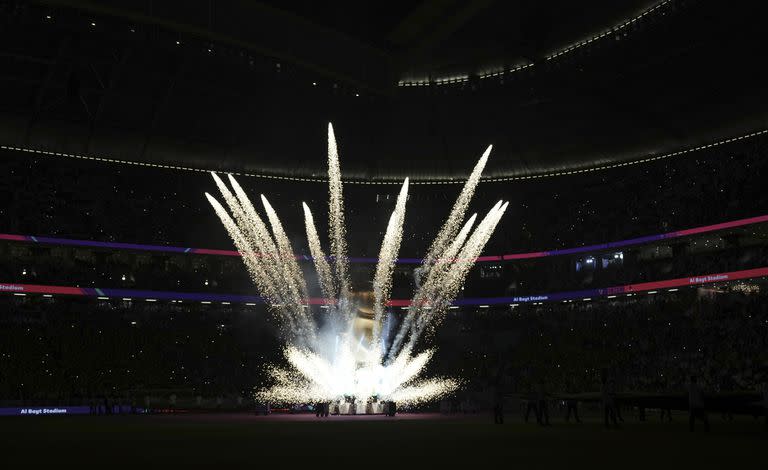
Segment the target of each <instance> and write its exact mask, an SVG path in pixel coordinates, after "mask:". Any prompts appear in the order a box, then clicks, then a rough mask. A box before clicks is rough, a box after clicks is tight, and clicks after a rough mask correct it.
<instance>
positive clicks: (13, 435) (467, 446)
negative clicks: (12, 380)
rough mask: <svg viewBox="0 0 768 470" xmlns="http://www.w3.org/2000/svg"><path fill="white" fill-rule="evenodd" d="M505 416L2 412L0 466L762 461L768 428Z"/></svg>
mask: <svg viewBox="0 0 768 470" xmlns="http://www.w3.org/2000/svg"><path fill="white" fill-rule="evenodd" d="M506 421H507V422H506V423H505V424H504V425H494V424H493V422H492V419H491V417H490V416H489V415H476V416H453V417H445V416H441V415H415V416H414V415H411V416H409V415H399V416H398V417H396V418H386V417H383V416H377V417H351V418H340V417H333V416H331V417H329V418H326V419H324V420H319V419H317V418H315V417H314V416H307V415H303V416H274V415H273V416H270V417H261V416H254V415H252V414H245V413H241V414H188V415H187V414H185V415H154V416H108V417H91V416H68V417H66V416H39V417H12V418H4V419H2V420H0V448H2V452H0V462H2V463H3V464H2V465H0V466H1V467H2V468H7V469H10V468H17V466H22V465H23V466H27V465H32V466H51V467H56V468H78V467H80V466H84V465H88V466H93V465H98V466H102V467H104V468H115V467H119V468H125V467H130V468H150V467H151V468H156V467H168V468H181V467H190V466H192V467H208V468H220V467H222V466H237V467H243V465H246V464H247V465H249V466H251V467H252V468H259V467H260V466H262V465H265V464H267V463H269V464H270V466H272V465H275V464H279V465H280V467H283V466H284V467H285V468H294V467H295V466H297V465H299V464H308V463H314V464H315V465H317V464H321V463H322V464H323V467H322V468H327V466H326V465H333V464H336V463H338V464H340V465H343V466H344V467H349V466H353V465H354V466H368V465H369V464H375V465H377V466H379V465H388V466H392V465H396V466H405V467H406V468H410V467H412V466H414V465H415V464H419V465H421V464H422V463H427V462H432V463H434V465H445V464H464V465H466V466H467V468H473V469H474V468H484V467H486V466H503V467H508V468H514V467H523V468H530V467H534V468H561V469H567V468H574V467H579V468H583V467H587V466H588V467H594V468H604V467H614V468H639V467H647V468H654V467H655V468H668V467H671V466H676V467H678V468H738V467H737V466H742V465H743V466H746V465H750V466H751V467H754V466H755V465H758V466H757V467H755V468H764V467H763V465H764V461H765V454H766V450H768V433H766V432H764V430H763V427H762V422H761V421H755V420H753V419H752V418H738V417H737V418H736V420H735V421H732V422H726V421H723V420H721V419H720V417H719V416H711V417H710V421H711V424H712V430H711V432H709V433H704V432H699V431H697V432H696V433H693V434H691V433H689V432H688V429H687V421H686V416H685V415H682V414H681V415H679V416H676V417H675V421H674V422H672V423H660V422H659V421H658V419H655V418H651V419H649V421H647V422H643V423H641V422H638V421H636V420H627V422H626V423H624V424H623V425H622V427H621V429H618V430H605V429H603V428H602V426H601V424H600V423H599V421H598V420H597V418H596V417H593V419H591V420H590V419H588V420H586V422H585V423H583V424H566V423H563V422H562V419H558V418H555V420H554V422H553V425H552V426H549V427H539V426H537V425H535V424H526V423H523V422H522V420H521V419H520V418H519V417H517V416H508V417H507V420H506ZM6 465H10V466H6ZM426 468H432V467H426Z"/></svg>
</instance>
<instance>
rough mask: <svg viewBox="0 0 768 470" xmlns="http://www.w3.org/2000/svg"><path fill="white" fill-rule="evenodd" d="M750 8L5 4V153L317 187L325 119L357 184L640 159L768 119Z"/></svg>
mask: <svg viewBox="0 0 768 470" xmlns="http://www.w3.org/2000/svg"><path fill="white" fill-rule="evenodd" d="M756 8H764V7H759V6H758V3H757V2H754V4H742V5H739V6H736V5H724V4H722V3H718V2H707V1H695V0H664V1H656V2H653V1H650V2H649V1H622V2H616V1H609V0H589V1H580V2H573V1H567V0H539V1H534V0H517V1H501V0H499V1H492V0H477V1H460V0H444V1H437V0H427V1H422V2H397V1H390V2H377V3H373V2H317V1H314V2H313V1H278V0H268V1H265V2H253V1H245V0H242V1H236V0H229V1H224V0H187V1H141V2H137V1H131V0H102V1H77V0H71V1H67V0H62V1H39V2H34V1H30V2H22V1H13V2H9V1H0V15H1V18H0V34H1V35H2V45H0V80H2V88H0V145H6V146H14V147H22V148H31V149H44V150H49V151H56V152H65V153H70V154H79V155H94V156H101V157H110V158H115V159H123V160H130V161H139V162H152V163H160V164H169V165H171V164H172V165H182V166H192V167H200V168H214V169H222V170H226V169H229V170H235V171H239V170H244V171H248V172H251V173H262V174H279V175H286V176H297V177H313V176H322V175H323V173H324V166H325V155H324V153H325V145H326V144H325V128H326V124H327V122H328V121H333V123H334V126H335V128H336V134H337V136H338V138H339V141H340V152H341V157H342V165H343V170H344V175H345V177H346V178H354V179H370V180H378V181H382V180H392V179H395V178H400V177H402V176H405V175H409V176H412V177H415V178H417V179H451V178H455V177H461V176H464V175H466V174H467V173H468V170H469V168H470V167H471V166H472V164H473V163H474V161H475V159H476V158H477V157H478V156H479V155H480V153H481V152H482V151H483V150H484V148H485V147H486V146H487V145H488V144H489V143H493V144H494V146H495V150H494V153H493V156H492V160H491V162H490V164H489V166H488V169H487V171H486V175H488V176H497V177H498V176H514V175H526V174H537V173H543V172H551V171H563V170H570V169H577V168H585V167H592V166H596V165H604V164H609V163H613V162H621V161H628V160H636V159H639V158H642V157H644V156H646V155H648V154H659V153H665V152H669V151H674V150H678V149H680V148H686V147H691V146H695V145H700V144H702V143H708V142H712V141H716V140H719V139H721V138H727V137H730V136H734V135H739V134H744V133H747V132H751V131H754V130H759V129H763V128H766V127H768V123H767V120H766V116H768V113H766V106H765V103H766V102H768V101H766V98H768V96H766V95H768V93H767V92H766V90H767V87H766V86H765V83H768V81H766V78H768V77H766V73H765V71H764V67H763V66H762V65H761V63H760V62H761V59H760V58H761V57H762V55H763V53H764V51H763V50H762V48H763V45H764V44H765V43H766V41H765V39H766V38H765V33H764V30H763V24H762V22H761V18H764V12H763V11H759V12H758V11H755V10H754V9H756ZM606 32H607V33H606ZM604 33H605V34H604ZM574 45H576V46H577V47H573V46H574ZM559 51H560V52H563V53H561V54H559V53H558V52H559ZM521 67H522V68H521ZM446 81H450V83H445V82H446ZM406 85H408V86H406Z"/></svg>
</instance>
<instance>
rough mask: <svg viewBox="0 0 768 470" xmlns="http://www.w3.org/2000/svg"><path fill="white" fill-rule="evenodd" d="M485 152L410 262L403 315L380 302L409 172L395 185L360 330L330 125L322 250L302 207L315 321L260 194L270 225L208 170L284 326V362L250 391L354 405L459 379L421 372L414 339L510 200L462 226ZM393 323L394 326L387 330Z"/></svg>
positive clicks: (441, 307)
mask: <svg viewBox="0 0 768 470" xmlns="http://www.w3.org/2000/svg"><path fill="white" fill-rule="evenodd" d="M490 152H491V146H489V147H488V149H487V150H486V151H485V152H484V153H483V155H482V157H481V158H480V160H479V161H478V162H477V164H476V165H475V168H474V169H473V171H472V174H471V175H470V177H469V179H468V180H467V182H466V183H465V185H464V187H463V189H462V191H461V193H460V194H459V197H458V198H457V200H456V202H455V203H454V205H453V208H452V209H451V212H450V214H449V215H448V219H447V220H446V222H445V224H444V225H443V227H442V228H441V229H440V231H439V232H438V234H437V236H436V238H435V239H434V241H433V242H432V245H431V247H430V249H429V250H428V252H427V255H426V256H425V258H424V260H423V262H422V264H421V266H420V267H419V268H418V275H419V279H420V281H421V282H420V283H419V286H418V288H417V291H416V292H415V294H414V296H413V299H412V301H411V305H410V308H409V309H408V311H407V313H405V314H404V316H403V318H392V316H393V314H392V313H391V312H388V308H387V307H388V303H389V300H390V298H389V296H390V290H391V287H392V273H393V270H394V266H395V262H396V260H397V254H398V251H399V249H400V242H401V240H402V233H403V223H404V220H405V205H406V200H407V199H408V178H406V179H405V181H404V182H403V185H402V187H401V189H400V193H399V195H398V197H397V202H396V204H395V209H394V210H393V211H392V215H391V216H390V218H389V223H388V224H387V229H386V232H385V234H384V240H383V241H382V244H381V250H380V252H379V259H378V264H377V266H376V271H375V276H374V279H373V300H372V303H373V305H372V323H373V324H372V328H371V331H370V334H368V335H365V334H359V328H357V329H356V328H355V322H356V320H357V306H356V302H355V296H354V295H353V294H352V292H351V291H350V282H349V264H348V259H347V247H346V238H345V232H346V229H345V224H344V200H343V193H342V181H341V171H340V168H339V155H338V150H337V146H336V138H335V136H334V133H333V127H332V126H331V125H330V124H329V125H328V179H329V196H330V197H329V232H330V233H329V236H330V247H331V252H330V256H326V254H325V252H324V251H323V249H322V246H321V242H320V237H319V235H318V233H317V229H316V228H315V222H314V219H313V217H312V212H311V210H310V208H309V207H308V206H307V205H306V204H303V209H304V220H305V226H306V232H307V240H308V242H309V249H310V253H311V255H312V259H313V261H314V265H315V269H316V270H317V274H318V282H319V284H320V289H321V291H322V293H323V296H324V297H325V305H324V306H323V307H324V310H325V313H324V315H326V317H325V318H324V322H323V323H322V326H321V325H320V324H319V323H318V322H317V321H316V319H315V318H314V317H313V315H312V312H311V311H310V308H309V305H308V304H309V302H308V300H309V296H308V291H307V284H306V281H305V280H304V277H303V274H302V271H301V268H300V266H299V264H298V262H297V261H296V258H295V257H294V254H293V250H292V248H291V244H290V242H289V240H288V237H287V236H286V234H285V230H284V229H283V226H282V224H281V222H280V219H279V218H278V216H277V213H276V212H275V211H274V209H273V208H272V206H271V205H270V204H269V201H268V200H267V198H266V197H264V195H261V203H262V206H263V208H264V214H266V218H267V223H268V225H267V223H265V221H264V219H263V218H262V217H261V216H260V215H259V214H258V212H257V211H256V208H255V207H254V205H253V204H252V203H251V201H250V199H249V198H248V196H247V195H246V194H245V191H243V189H242V188H241V187H240V185H239V184H238V183H237V181H236V180H235V179H234V178H233V177H232V175H229V183H230V186H231V187H232V190H230V189H229V188H228V187H227V185H226V184H225V183H224V182H223V181H222V180H221V178H219V177H218V176H217V175H216V174H215V173H213V179H214V181H215V182H216V185H217V186H218V188H219V191H220V192H221V195H222V197H223V199H224V203H225V204H226V206H227V207H228V208H229V211H227V209H225V208H224V206H223V205H222V204H220V203H219V202H218V201H217V200H216V199H215V198H213V197H212V196H211V195H210V194H208V193H206V194H205V196H206V197H207V198H208V201H209V202H210V203H211V205H212V206H213V208H214V210H215V211H216V214H217V215H218V216H219V218H220V219H221V221H222V223H223V224H224V227H225V228H226V229H227V232H228V233H229V235H230V237H231V238H232V240H233V242H234V244H235V246H236V247H237V249H238V251H240V253H241V254H242V258H243V262H244V263H245V266H246V268H247V269H248V272H249V274H250V276H251V278H252V279H253V282H254V284H255V285H256V287H257V289H258V291H259V292H260V294H261V295H262V296H263V297H264V298H265V300H266V302H267V304H268V305H269V307H270V309H271V310H272V311H273V312H274V313H275V314H276V318H277V319H278V321H279V322H281V329H282V331H283V332H284V338H283V339H284V341H285V348H284V354H285V358H286V360H287V362H288V367H279V366H274V365H273V366H270V368H269V372H270V374H271V376H272V378H273V379H274V381H275V383H274V385H273V386H272V387H270V388H266V389H261V390H258V391H257V393H256V395H257V397H258V398H260V399H262V400H268V401H273V402H275V401H278V402H294V403H295V402H305V403H306V402H316V401H334V400H339V399H347V400H350V399H353V400H356V401H357V402H358V403H366V402H369V401H371V400H378V401H379V402H381V401H395V402H399V403H406V404H414V403H419V402H423V401H427V400H432V399H435V398H437V397H439V396H442V395H444V394H447V393H450V392H452V391H454V390H455V389H456V388H457V387H458V386H459V381H458V380H456V379H453V378H432V379H421V378H419V375H420V374H421V373H422V371H423V369H424V367H425V366H426V365H427V363H428V362H429V360H430V359H431V357H432V354H433V352H434V348H428V349H425V350H422V351H420V352H418V351H417V346H418V341H419V339H421V338H423V337H425V335H428V334H429V333H430V332H431V331H433V329H434V327H435V326H436V325H438V324H439V322H440V320H441V319H442V317H443V315H444V314H445V312H446V310H447V309H448V307H449V306H450V304H451V302H452V301H453V299H454V298H455V296H456V295H457V293H458V291H459V289H460V288H461V285H462V284H463V282H464V279H465V278H466V275H467V273H468V272H469V270H470V268H471V267H472V266H473V264H474V262H475V259H476V258H477V257H478V256H479V255H480V253H481V251H482V249H483V247H484V246H485V244H486V243H487V241H488V240H489V238H490V237H491V234H492V233H493V231H494V229H495V227H496V225H497V224H498V222H499V220H500V219H501V216H502V214H503V213H504V211H505V210H506V208H507V204H508V203H505V202H503V201H499V202H498V203H496V205H494V206H493V207H492V208H491V209H490V211H489V212H488V214H487V215H486V216H485V217H484V218H483V219H482V220H481V221H480V223H479V224H477V226H475V222H476V219H477V214H473V215H472V216H471V217H470V218H469V219H468V220H467V221H466V222H464V223H462V222H463V221H464V217H465V215H466V212H467V208H468V206H469V202H470V200H471V199H472V195H473V194H474V191H475V188H476V186H477V184H478V182H479V181H480V175H481V174H482V171H483V168H484V167H485V164H486V162H487V160H488V156H489V154H490ZM233 191H234V193H233ZM392 325H395V326H394V331H391V332H390V331H389V329H391V327H392Z"/></svg>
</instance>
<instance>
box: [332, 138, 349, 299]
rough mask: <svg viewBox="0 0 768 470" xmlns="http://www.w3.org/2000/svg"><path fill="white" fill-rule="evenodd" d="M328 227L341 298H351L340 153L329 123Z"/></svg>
mask: <svg viewBox="0 0 768 470" xmlns="http://www.w3.org/2000/svg"><path fill="white" fill-rule="evenodd" d="M328 192H329V198H328V199H329V201H328V205H329V207H328V226H329V227H330V230H331V256H333V258H334V266H335V270H336V278H337V280H338V282H339V293H338V296H339V297H348V296H349V260H348V259H347V234H346V227H345V225H344V195H343V193H342V184H341V168H340V165H339V151H338V147H337V145H336V136H335V135H334V133H333V126H332V125H331V123H328Z"/></svg>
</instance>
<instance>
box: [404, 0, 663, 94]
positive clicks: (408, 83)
mask: <svg viewBox="0 0 768 470" xmlns="http://www.w3.org/2000/svg"><path fill="white" fill-rule="evenodd" d="M671 2H672V0H662V1H661V2H659V3H657V4H656V5H654V6H652V7H651V8H648V9H647V10H645V11H643V12H642V13H640V14H639V15H637V16H635V17H634V18H631V19H629V20H626V21H624V22H623V23H620V24H618V25H616V26H614V27H613V28H611V29H609V30H606V31H603V32H602V33H600V34H596V35H594V36H592V37H590V38H587V39H584V40H582V41H579V42H577V43H575V44H573V45H571V46H568V47H566V48H564V49H560V50H558V51H557V52H554V53H552V54H549V55H547V56H545V60H547V61H549V60H552V59H555V58H557V57H560V56H562V55H565V54H568V53H570V52H573V51H574V50H576V49H579V48H581V47H583V46H586V45H588V44H591V43H593V42H595V41H598V40H600V39H603V38H605V37H606V36H609V35H611V34H615V33H617V32H619V31H621V30H623V29H625V28H627V27H628V26H631V25H633V24H635V23H637V22H638V21H640V20H641V19H642V18H643V17H645V16H647V15H649V14H650V13H652V12H654V11H655V10H657V9H659V8H661V7H663V6H665V5H667V4H668V3H671ZM533 66H534V62H529V63H526V64H522V65H516V66H512V67H509V68H507V69H502V70H495V71H492V72H485V73H481V74H478V78H481V79H485V78H493V77H499V76H501V75H504V74H511V73H515V72H519V71H521V70H524V69H527V68H528V67H533ZM468 81H469V76H467V75H462V76H459V77H446V78H437V79H434V80H430V79H428V78H426V79H416V80H400V81H399V82H398V83H397V85H398V86H401V87H424V86H430V85H452V84H455V83H466V82H468Z"/></svg>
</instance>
